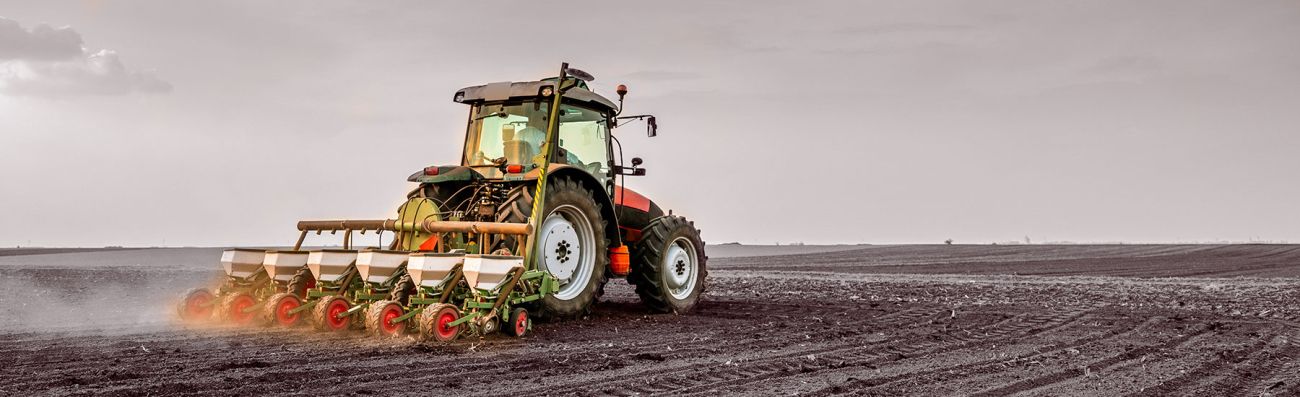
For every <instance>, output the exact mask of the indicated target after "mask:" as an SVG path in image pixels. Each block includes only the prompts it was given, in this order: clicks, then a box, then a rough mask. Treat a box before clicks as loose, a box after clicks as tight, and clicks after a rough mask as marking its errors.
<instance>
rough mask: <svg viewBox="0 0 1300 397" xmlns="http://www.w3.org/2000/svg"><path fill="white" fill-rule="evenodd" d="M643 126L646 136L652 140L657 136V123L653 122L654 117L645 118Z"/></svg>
mask: <svg viewBox="0 0 1300 397" xmlns="http://www.w3.org/2000/svg"><path fill="white" fill-rule="evenodd" d="M645 125H646V135H648V136H649V137H651V138H654V137H655V136H657V135H659V123H656V122H655V116H650V117H646V119H645Z"/></svg>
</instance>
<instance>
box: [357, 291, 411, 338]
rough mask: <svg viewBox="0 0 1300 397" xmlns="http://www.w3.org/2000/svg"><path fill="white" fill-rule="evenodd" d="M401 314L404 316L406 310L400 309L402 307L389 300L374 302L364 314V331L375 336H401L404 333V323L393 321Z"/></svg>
mask: <svg viewBox="0 0 1300 397" xmlns="http://www.w3.org/2000/svg"><path fill="white" fill-rule="evenodd" d="M403 314H406V310H405V309H402V305H400V304H398V303H397V302H394V301H389V300H383V301H379V302H375V303H374V304H372V305H371V306H370V311H368V312H366V329H368V330H370V332H371V333H372V334H375V335H376V336H386V337H396V336H401V335H402V334H405V333H406V323H405V322H400V323H399V322H394V321H393V320H396V319H397V318H398V317H401V316H402V315H403Z"/></svg>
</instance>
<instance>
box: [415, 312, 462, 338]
mask: <svg viewBox="0 0 1300 397" xmlns="http://www.w3.org/2000/svg"><path fill="white" fill-rule="evenodd" d="M458 319H460V309H457V308H456V307H455V306H452V305H448V304H445V303H440V304H437V305H433V306H430V307H429V308H427V309H425V310H424V312H423V313H420V338H421V339H424V340H434V341H438V342H451V341H453V340H456V337H457V336H459V335H460V330H461V328H463V327H461V325H463V324H457V325H456V326H451V325H448V324H451V323H452V322H454V321H456V320H458Z"/></svg>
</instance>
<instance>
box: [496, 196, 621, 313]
mask: <svg viewBox="0 0 1300 397" xmlns="http://www.w3.org/2000/svg"><path fill="white" fill-rule="evenodd" d="M534 189H535V186H534V185H521V186H519V187H516V188H515V189H514V190H513V191H511V192H510V195H509V198H508V199H507V200H506V202H505V204H502V206H501V208H498V210H497V221H498V222H511V223H527V222H528V217H529V215H530V214H531V213H532V209H533V191H534ZM542 213H543V214H546V215H545V217H544V218H542V226H541V228H539V229H538V230H537V231H536V232H535V233H537V237H536V238H537V240H536V247H537V248H536V249H535V250H534V251H533V254H534V255H536V256H535V257H536V258H537V265H538V268H539V269H543V270H546V271H548V272H550V273H551V274H552V275H554V276H555V277H556V278H557V279H559V280H560V283H559V284H560V287H559V290H558V291H556V292H555V293H554V294H551V295H547V296H546V297H544V298H542V299H541V300H540V301H539V302H538V304H537V308H538V313H537V314H538V316H539V317H542V318H553V317H554V318H572V317H578V316H581V315H583V314H586V313H588V312H589V311H590V310H591V306H592V305H593V304H595V302H596V299H597V298H598V295H599V293H600V292H601V288H600V287H601V283H602V282H603V281H605V268H606V267H607V266H609V254H608V251H609V240H608V239H607V238H606V236H605V220H604V218H602V217H601V207H600V204H598V203H597V202H596V199H595V193H593V192H592V191H590V190H587V189H586V188H584V187H583V186H582V184H580V183H578V182H576V181H573V180H570V179H566V178H556V179H555V180H553V181H551V182H548V183H547V193H546V206H545V207H544V208H543V211H542ZM515 241H517V240H515V239H513V238H507V239H505V240H504V244H505V247H506V248H512V249H513V247H514V246H515V245H516V244H515Z"/></svg>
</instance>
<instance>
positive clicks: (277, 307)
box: [263, 292, 303, 327]
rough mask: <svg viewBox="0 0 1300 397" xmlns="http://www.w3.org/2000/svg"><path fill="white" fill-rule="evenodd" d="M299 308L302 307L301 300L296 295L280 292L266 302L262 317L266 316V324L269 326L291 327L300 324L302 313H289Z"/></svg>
mask: <svg viewBox="0 0 1300 397" xmlns="http://www.w3.org/2000/svg"><path fill="white" fill-rule="evenodd" d="M299 307H302V299H299V298H298V295H294V294H292V293H288V292H282V293H279V294H275V295H274V296H271V299H268V300H267V301H266V308H265V309H264V310H263V315H264V316H266V319H265V320H266V322H268V323H270V324H271V325H275V326H280V327H292V326H295V325H298V324H299V323H301V322H302V317H303V313H302V312H293V313H290V312H292V311H293V310H294V309H297V308H299Z"/></svg>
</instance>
